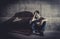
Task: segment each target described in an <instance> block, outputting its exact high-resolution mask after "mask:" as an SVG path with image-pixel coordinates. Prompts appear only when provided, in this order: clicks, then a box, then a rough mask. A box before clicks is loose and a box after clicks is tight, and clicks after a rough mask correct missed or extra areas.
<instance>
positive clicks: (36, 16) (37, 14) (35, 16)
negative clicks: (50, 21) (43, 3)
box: [31, 10, 40, 34]
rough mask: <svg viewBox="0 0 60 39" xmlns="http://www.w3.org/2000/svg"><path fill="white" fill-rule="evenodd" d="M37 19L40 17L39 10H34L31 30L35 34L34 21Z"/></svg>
mask: <svg viewBox="0 0 60 39" xmlns="http://www.w3.org/2000/svg"><path fill="white" fill-rule="evenodd" d="M39 19H40V15H39V11H38V10H36V11H35V12H34V16H33V18H32V20H31V24H32V32H33V34H35V33H36V31H37V30H36V29H35V21H36V20H39Z"/></svg>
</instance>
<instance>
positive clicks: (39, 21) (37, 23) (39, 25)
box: [31, 10, 46, 35]
mask: <svg viewBox="0 0 60 39" xmlns="http://www.w3.org/2000/svg"><path fill="white" fill-rule="evenodd" d="M31 24H32V32H33V34H40V35H43V32H42V31H43V30H44V28H45V24H46V21H45V18H43V17H41V16H40V15H39V11H38V10H36V11H35V12H34V16H33V19H32V23H31Z"/></svg>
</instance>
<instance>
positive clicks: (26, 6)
mask: <svg viewBox="0 0 60 39" xmlns="http://www.w3.org/2000/svg"><path fill="white" fill-rule="evenodd" d="M5 2H6V1H5ZM0 10H1V12H0V13H1V15H0V21H1V22H4V21H6V20H8V19H10V18H11V17H12V16H13V15H14V14H15V13H16V12H20V11H31V12H34V11H35V10H39V12H40V15H41V16H43V17H45V18H46V19H47V20H48V21H47V24H46V28H45V30H46V31H49V30H50V31H60V2H59V1H58V2H56V1H52V2H49V1H44V0H43V1H39V0H35V1H34V0H28V1H26V0H25V1H23V0H18V1H7V3H5V5H4V3H3V4H2V6H1V9H0Z"/></svg>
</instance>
